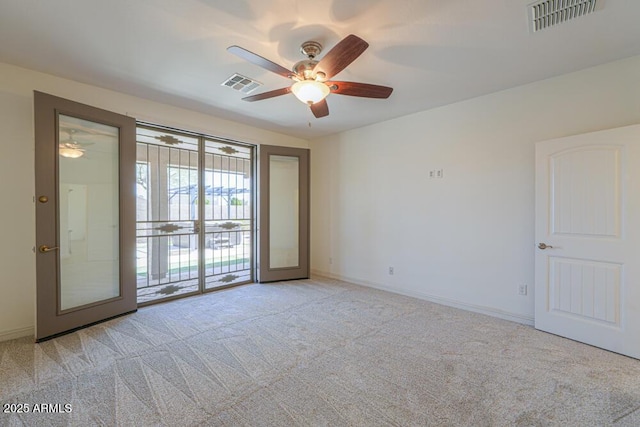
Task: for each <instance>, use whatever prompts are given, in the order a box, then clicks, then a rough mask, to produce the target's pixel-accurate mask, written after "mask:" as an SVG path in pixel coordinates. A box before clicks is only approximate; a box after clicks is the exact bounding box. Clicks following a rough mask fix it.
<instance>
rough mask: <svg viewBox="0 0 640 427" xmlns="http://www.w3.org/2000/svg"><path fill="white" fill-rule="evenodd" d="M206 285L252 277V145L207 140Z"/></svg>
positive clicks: (243, 281) (233, 283)
mask: <svg viewBox="0 0 640 427" xmlns="http://www.w3.org/2000/svg"><path fill="white" fill-rule="evenodd" d="M204 149H205V154H204V171H203V174H204V200H205V203H204V214H203V215H204V219H205V230H204V233H205V234H204V242H205V273H204V274H205V288H206V289H216V288H220V287H225V286H229V285H237V284H241V283H248V282H251V281H252V280H253V268H252V254H253V232H252V229H253V196H252V194H253V193H252V188H253V164H252V161H253V160H252V152H253V150H252V148H251V147H244V146H237V145H231V144H229V143H227V142H224V141H214V140H209V139H207V140H205V148H204Z"/></svg>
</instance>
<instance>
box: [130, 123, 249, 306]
mask: <svg viewBox="0 0 640 427" xmlns="http://www.w3.org/2000/svg"><path fill="white" fill-rule="evenodd" d="M136 140H137V155H136V194H137V200H136V206H137V209H136V224H137V226H136V230H137V231H136V251H137V271H136V277H137V296H138V303H139V304H147V303H150V302H155V301H158V300H166V299H171V298H176V297H181V296H185V295H189V294H196V293H201V292H204V291H208V290H213V289H220V288H223V287H228V286H234V285H239V284H243V283H249V282H251V281H253V270H254V269H253V252H254V251H253V247H254V244H253V242H254V234H253V228H254V223H253V217H254V211H253V209H254V208H253V206H254V203H253V188H254V179H253V175H254V174H253V170H254V166H253V151H254V149H253V147H251V146H246V145H241V144H236V143H232V142H228V141H223V140H216V139H213V138H208V137H205V136H202V135H195V134H190V133H187V132H180V131H176V130H169V129H161V128H157V127H150V126H138V129H137V138H136Z"/></svg>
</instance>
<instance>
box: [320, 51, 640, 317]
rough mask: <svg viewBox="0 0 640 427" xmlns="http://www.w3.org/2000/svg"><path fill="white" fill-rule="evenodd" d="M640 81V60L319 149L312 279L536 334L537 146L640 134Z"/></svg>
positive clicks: (345, 136)
mask: <svg viewBox="0 0 640 427" xmlns="http://www.w3.org/2000/svg"><path fill="white" fill-rule="evenodd" d="M638 76H640V57H634V58H629V59H626V60H623V61H618V62H614V63H609V64H605V65H603V66H599V67H594V68H591V69H587V70H583V71H580V72H576V73H572V74H568V75H564V76H560V77H556V78H552V79H548V80H544V81H540V82H537V83H533V84H529V85H526V86H521V87H516V88H513V89H509V90H505V91H502V92H498V93H494V94H490V95H486V96H482V97H479V98H475V99H472V100H469V101H464V102H460V103H456V104H452V105H448V106H445V107H442V108H437V109H433V110H429V111H424V112H421V113H417V114H413V115H410V116H405V117H402V118H398V119H394V120H390V121H387V122H383V123H379V124H376V125H372V126H367V127H364V128H360V129H356V130H353V131H349V132H344V133H340V134H337V135H334V136H330V137H326V138H321V139H317V140H313V141H311V154H312V155H311V159H312V166H311V182H312V209H311V211H312V234H311V242H312V261H311V264H312V271H313V272H315V273H319V274H324V275H329V276H333V277H338V278H344V279H349V280H352V281H354V282H357V283H361V284H366V285H370V286H373V287H379V288H385V289H389V290H392V291H395V292H399V293H405V294H409V295H414V296H418V297H422V298H426V299H431V300H434V301H439V302H443V303H446V304H450V305H454V306H460V307H464V308H469V309H472V310H477V311H481V312H486V313H490V314H493V315H498V316H501V317H504V318H508V319H513V320H517V321H521V322H524V323H531V322H532V321H533V312H534V307H533V300H534V299H533V278H534V268H533V267H534V266H533V262H534V248H535V242H534V147H535V142H537V141H542V140H546V139H551V138H557V137H562V136H567V135H573V134H580V133H585V132H591V131H595V130H601V129H607V128H614V127H619V126H625V125H630V124H634V123H640V83H638ZM363 102H364V101H363ZM367 102H376V101H367ZM363 105H364V104H363ZM434 169H443V171H444V177H443V178H442V179H429V178H428V171H429V170H434ZM330 259H331V260H332V262H330ZM389 266H393V267H394V268H395V274H394V275H393V276H390V275H388V267H389ZM519 284H526V285H528V287H529V294H528V295H527V296H520V295H518V292H517V291H518V285H519Z"/></svg>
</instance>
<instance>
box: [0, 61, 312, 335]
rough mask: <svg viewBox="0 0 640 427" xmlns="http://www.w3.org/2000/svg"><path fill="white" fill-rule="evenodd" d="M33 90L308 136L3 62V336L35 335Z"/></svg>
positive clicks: (266, 136)
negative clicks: (158, 101)
mask: <svg viewBox="0 0 640 427" xmlns="http://www.w3.org/2000/svg"><path fill="white" fill-rule="evenodd" d="M34 90H38V91H41V92H46V93H50V94H52V95H56V96H61V97H63V98H68V99H71V100H74V101H78V102H82V103H85V104H89V105H93V106H95V107H99V108H104V109H107V110H111V111H115V112H117V113H121V114H129V115H131V116H133V117H136V118H138V119H141V120H145V121H150V122H155V123H158V124H164V125H169V126H174V127H177V128H182V129H186V130H193V131H200V132H204V133H208V134H211V135H214V136H219V137H226V138H232V139H235V140H239V141H244V142H250V143H256V144H272V145H284V146H292V147H305V148H306V147H307V146H308V143H307V141H306V140H302V139H298V138H293V137H290V136H285V135H281V134H278V133H274V132H269V131H264V130H261V129H257V128H253V127H250V126H246V125H243V124H241V123H236V122H231V121H228V120H222V119H218V118H216V117H212V116H209V115H205V114H200V113H195V112H193V111H188V110H185V109H181V108H176V107H172V106H169V105H164V104H159V103H155V102H151V101H148V100H144V99H140V98H136V97H132V96H129V95H125V94H122V93H118V92H113V91H109V90H105V89H101V88H98V87H94V86H89V85H85V84H80V83H77V82H73V81H70V80H65V79H61V78H57V77H54V76H51V75H47V74H42V73H38V72H35V71H31V70H26V69H23V68H19V67H15V66H12V65H7V64H2V63H0V129H1V132H0V150H1V152H2V155H0V182H2V185H0V200H1V202H0V203H1V205H0V206H1V208H0V224H2V245H0V341H2V340H4V339H9V338H14V337H18V336H24V335H30V334H32V333H33V326H34V323H35V322H34V317H35V314H34V310H35V307H34V303H35V280H36V279H35V256H36V255H35V254H34V253H33V252H32V248H33V247H34V246H35V210H34V209H35V208H34V203H33V196H34V186H35V184H34V182H35V181H34V166H33V162H34V136H33V91H34Z"/></svg>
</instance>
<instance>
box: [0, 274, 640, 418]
mask: <svg viewBox="0 0 640 427" xmlns="http://www.w3.org/2000/svg"><path fill="white" fill-rule="evenodd" d="M12 403H13V404H26V405H28V406H30V408H31V410H33V409H34V408H35V406H34V405H36V404H38V405H41V404H47V405H49V404H51V405H55V404H58V405H59V406H53V409H54V410H66V408H65V407H64V405H65V404H70V405H71V412H67V413H42V412H39V413H27V414H16V413H13V414H7V413H4V412H3V413H0V425H3V426H5V425H7V426H22V425H24V426H34V425H47V426H48V425H54V426H58V425H60V426H62V425H74V426H93V425H104V426H116V425H119V426H126V425H135V426H146V425H167V426H190V425H229V426H244V425H248V426H259V425H264V426H287V425H301V426H316V425H329V426H348V425H361V426H376V425H400V426H410V425H419V426H429V425H433V426H553V425H557V426H607V425H616V426H639V425H640V409H639V408H640V362H639V361H637V360H633V359H630V358H626V357H623V356H620V355H616V354H613V353H608V352H605V351H602V350H599V349H596V348H593V347H589V346H586V345H583V344H579V343H576V342H573V341H570V340H566V339H563V338H560V337H557V336H553V335H549V334H545V333H542V332H538V331H536V330H534V329H532V328H530V327H527V326H523V325H519V324H516V323H511V322H507V321H503V320H499V319H495V318H491V317H487V316H483V315H479V314H475V313H470V312H466V311H461V310H457V309H453V308H449V307H444V306H440V305H437V304H432V303H429V302H425V301H421V300H416V299H412V298H408V297H404V296H400V295H395V294H390V293H385V292H381V291H377V290H372V289H368V288H364V287H360V286H356V285H351V284H347V283H343V282H337V281H333V280H328V279H320V278H316V279H313V280H304V281H293V282H285V283H277V284H267V285H249V286H244V287H239V288H234V289H229V290H226V291H221V292H217V293H212V294H207V295H204V296H199V297H193V298H188V299H184V300H180V301H175V302H171V303H167V304H161V305H156V306H152V307H147V308H144V309H141V310H140V311H138V313H136V314H134V315H131V316H128V317H124V318H119V319H116V320H112V321H109V322H106V323H103V324H100V325H97V326H93V327H91V328H87V329H84V330H81V331H78V332H75V333H73V334H70V335H66V336H63V337H60V338H57V339H54V340H51V341H48V342H45V343H42V344H33V343H32V341H31V340H30V339H27V338H25V339H19V340H13V341H8V342H4V343H0V404H3V406H5V405H6V404H12ZM14 408H15V407H14ZM47 408H48V409H51V406H47ZM67 408H68V407H67ZM3 409H4V408H3ZM39 409H42V406H40V407H39Z"/></svg>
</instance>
